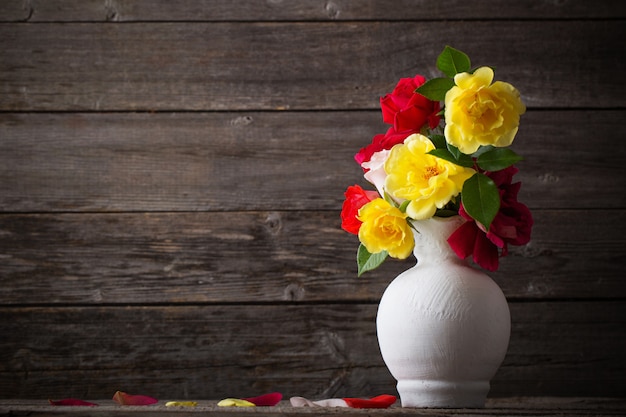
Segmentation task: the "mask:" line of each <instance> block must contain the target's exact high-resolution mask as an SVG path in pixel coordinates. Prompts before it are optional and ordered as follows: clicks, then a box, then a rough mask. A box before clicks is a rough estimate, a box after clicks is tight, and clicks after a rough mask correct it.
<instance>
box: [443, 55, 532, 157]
mask: <svg viewBox="0 0 626 417" xmlns="http://www.w3.org/2000/svg"><path fill="white" fill-rule="evenodd" d="M492 81H493V70H492V69H491V68H489V67H481V68H479V69H477V70H476V71H475V72H474V73H473V74H469V73H460V74H457V75H455V77H454V82H455V84H456V85H455V86H454V87H452V88H451V89H450V90H449V91H448V92H447V93H446V97H445V121H446V127H445V129H444V135H445V137H446V140H447V141H448V142H449V143H450V144H452V145H454V146H456V147H457V148H459V150H460V151H461V152H463V153H465V154H467V155H470V154H472V153H474V152H476V151H477V150H478V148H479V147H480V146H481V145H483V146H484V145H492V146H497V147H503V146H509V145H510V144H511V143H512V142H513V139H514V138H515V135H516V134H517V130H518V127H519V118H520V115H522V114H524V113H525V112H526V106H525V105H524V103H523V102H522V100H521V98H520V94H519V91H517V90H516V89H515V87H513V86H512V85H511V84H509V83H505V82H502V81H496V82H495V83H493V84H491V82H492Z"/></svg>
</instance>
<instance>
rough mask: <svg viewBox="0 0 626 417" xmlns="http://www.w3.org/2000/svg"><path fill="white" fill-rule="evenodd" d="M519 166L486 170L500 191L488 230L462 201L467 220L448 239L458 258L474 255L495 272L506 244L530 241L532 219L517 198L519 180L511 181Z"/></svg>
mask: <svg viewBox="0 0 626 417" xmlns="http://www.w3.org/2000/svg"><path fill="white" fill-rule="evenodd" d="M517 171H518V169H517V168H515V167H513V166H511V167H508V168H506V169H503V170H501V171H496V172H487V173H486V174H487V176H489V177H490V178H491V179H492V180H493V181H494V182H495V183H496V185H497V186H498V188H499V190H500V200H501V201H500V211H499V212H498V214H497V215H496V217H495V218H494V220H493V222H492V223H491V226H490V227H489V232H487V233H485V229H484V227H483V226H482V225H481V224H478V223H476V221H475V220H474V219H472V218H471V217H470V216H469V215H468V214H467V212H466V211H465V209H464V208H463V205H462V204H461V207H460V209H459V214H460V215H461V216H463V217H464V218H465V219H466V220H467V222H466V223H464V224H462V225H461V226H460V227H459V228H458V229H457V230H455V231H454V233H452V235H451V236H450V237H449V238H448V243H449V244H450V247H451V248H452V249H453V250H454V252H455V253H456V254H457V255H458V256H459V257H460V258H463V259H465V258H467V257H468V256H470V255H473V259H474V262H476V264H478V265H480V266H481V267H483V268H485V269H487V270H489V271H495V270H497V269H498V257H499V256H506V255H507V254H508V247H507V245H508V244H511V245H525V244H526V243H528V242H529V241H530V233H531V229H532V226H533V218H532V215H531V213H530V210H529V209H528V207H526V205H524V204H522V203H520V202H519V201H517V194H518V192H519V189H520V186H521V183H519V182H517V183H514V184H512V183H511V181H512V180H513V175H515V174H516V173H517Z"/></svg>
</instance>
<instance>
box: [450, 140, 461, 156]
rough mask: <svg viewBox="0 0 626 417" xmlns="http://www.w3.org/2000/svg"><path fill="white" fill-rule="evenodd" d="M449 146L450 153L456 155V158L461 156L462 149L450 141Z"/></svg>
mask: <svg viewBox="0 0 626 417" xmlns="http://www.w3.org/2000/svg"><path fill="white" fill-rule="evenodd" d="M447 147H448V150H449V151H450V153H451V154H452V155H454V157H455V158H456V159H459V158H460V157H461V155H462V153H461V151H460V150H459V148H457V147H456V146H454V145H451V144H450V143H448V144H447Z"/></svg>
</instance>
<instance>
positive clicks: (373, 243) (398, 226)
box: [358, 198, 414, 259]
mask: <svg viewBox="0 0 626 417" xmlns="http://www.w3.org/2000/svg"><path fill="white" fill-rule="evenodd" d="M406 217H407V215H406V214H405V213H402V212H401V211H400V210H399V209H398V208H397V207H394V206H392V205H391V204H389V203H388V202H387V201H385V200H383V199H382V198H377V199H375V200H372V201H370V202H369V203H367V204H365V205H364V206H363V207H361V209H360V210H359V215H358V219H359V220H361V221H362V222H363V224H362V225H361V228H360V229H359V240H360V241H361V243H363V245H365V247H366V248H367V250H368V251H369V252H370V253H379V252H382V251H384V250H386V251H387V252H388V253H389V256H392V257H394V258H399V259H406V258H408V257H409V255H410V254H411V252H412V251H413V245H414V241H413V233H412V232H411V227H410V226H409V224H408V223H407V221H406Z"/></svg>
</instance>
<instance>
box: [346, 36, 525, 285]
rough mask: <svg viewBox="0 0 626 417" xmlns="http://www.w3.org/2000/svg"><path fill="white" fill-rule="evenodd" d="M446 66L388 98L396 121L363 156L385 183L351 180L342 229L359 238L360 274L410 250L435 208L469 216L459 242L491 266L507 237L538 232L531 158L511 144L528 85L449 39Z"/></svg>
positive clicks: (368, 175)
mask: <svg viewBox="0 0 626 417" xmlns="http://www.w3.org/2000/svg"><path fill="white" fill-rule="evenodd" d="M437 68H438V69H439V70H440V71H441V72H442V73H443V74H444V75H445V77H440V78H433V79H430V80H426V79H425V78H424V77H422V76H421V75H416V76H415V77H413V78H403V79H401V80H400V81H399V82H398V84H397V86H396V87H395V89H394V90H393V92H392V93H391V94H387V95H386V96H384V97H382V98H381V99H380V104H381V109H382V115H383V121H384V122H385V123H387V124H389V125H390V127H389V130H387V132H386V133H384V134H379V135H376V136H374V138H373V139H372V142H371V144H369V145H368V146H366V147H364V148H363V149H361V150H360V151H359V152H358V153H357V154H356V155H355V160H356V162H357V163H358V164H359V165H360V166H361V168H362V169H363V172H364V176H365V179H366V180H368V181H369V182H370V183H371V184H373V186H374V187H375V188H376V191H374V190H364V189H363V188H362V187H360V186H359V185H353V186H350V187H348V189H347V190H346V192H345V197H346V199H345V201H344V203H343V207H342V211H341V218H342V228H343V229H344V230H346V231H347V232H349V233H353V234H356V235H358V237H359V240H360V245H359V250H358V253H357V264H358V274H359V275H361V274H362V273H363V272H366V271H369V270H372V269H374V268H376V267H378V266H379V265H380V264H382V262H383V261H384V260H385V259H386V258H387V257H388V256H391V257H393V258H398V259H405V258H407V257H408V256H409V255H410V254H411V253H412V250H413V246H414V239H413V232H412V230H411V229H412V228H413V229H415V230H417V232H419V221H420V220H426V219H429V218H431V217H433V216H439V217H449V216H453V215H460V216H462V217H463V218H464V219H465V220H466V221H465V222H464V223H463V224H461V226H459V228H458V229H457V230H456V231H454V232H453V233H452V235H451V236H450V237H449V239H448V243H449V244H450V247H451V248H452V249H453V250H454V252H455V253H456V254H457V255H458V256H459V257H460V258H463V259H465V258H467V257H469V256H471V257H472V259H473V260H474V262H475V263H476V264H478V265H479V266H481V267H483V268H485V269H487V270H490V271H494V270H496V269H497V268H498V263H499V257H501V256H505V255H506V254H507V252H508V249H507V245H509V244H511V245H524V244H526V243H528V241H529V240H530V232H531V228H532V224H533V219H532V216H531V213H530V210H529V209H528V207H527V206H525V205H524V204H522V203H520V202H519V201H517V194H518V191H519V189H520V185H521V184H520V183H519V182H517V183H513V176H514V175H515V174H516V173H517V171H518V170H517V168H516V167H515V166H514V164H515V163H517V162H518V161H520V160H521V159H522V158H521V157H520V156H519V155H517V154H516V153H515V152H514V151H512V150H511V149H509V148H508V146H509V145H511V144H512V142H513V139H514V138H515V135H516V133H517V130H518V127H519V120H520V116H521V115H522V114H524V112H525V111H526V107H525V105H524V103H523V102H522V100H521V98H520V94H519V92H518V91H517V89H515V87H513V86H512V85H511V84H509V83H506V82H502V81H495V82H493V78H494V71H493V69H491V68H490V67H479V68H476V69H473V70H472V69H471V63H470V59H469V57H468V56H467V55H466V54H464V53H463V52H461V51H459V50H457V49H454V48H451V47H449V46H446V47H445V48H444V50H443V52H442V53H441V54H440V55H439V57H438V58H437ZM441 102H443V106H442V105H441Z"/></svg>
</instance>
